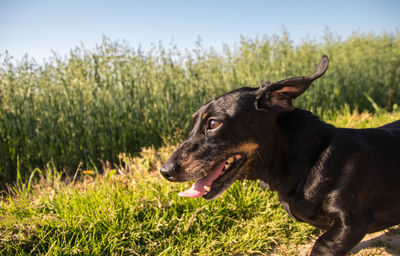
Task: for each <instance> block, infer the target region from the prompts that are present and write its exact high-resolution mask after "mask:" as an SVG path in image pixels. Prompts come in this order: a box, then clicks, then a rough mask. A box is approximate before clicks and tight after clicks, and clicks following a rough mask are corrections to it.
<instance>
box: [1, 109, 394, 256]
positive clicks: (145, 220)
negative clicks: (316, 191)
mask: <svg viewBox="0 0 400 256" xmlns="http://www.w3.org/2000/svg"><path fill="white" fill-rule="evenodd" d="M399 118H400V112H393V113H387V112H381V113H379V114H370V113H366V112H362V113H359V112H357V111H355V112H351V111H349V110H344V111H343V113H342V114H340V115H336V116H334V117H332V119H330V120H327V121H328V122H330V123H332V124H334V125H338V126H342V124H346V125H347V126H350V127H357V128H366V127H371V126H379V125H383V124H385V123H388V122H391V121H394V120H396V119H399ZM174 148H175V146H172V145H169V144H167V145H166V146H164V147H161V148H159V149H155V148H154V147H149V148H143V149H142V151H141V153H140V156H138V157H130V156H129V155H127V154H120V156H119V164H118V165H115V166H114V165H112V164H110V163H107V162H106V163H104V166H105V172H104V173H103V174H96V172H95V171H94V170H93V169H89V170H86V169H85V171H86V172H82V171H79V172H78V173H76V175H74V176H69V177H68V178H65V177H64V178H63V177H62V175H61V173H60V172H58V171H57V170H55V169H53V168H52V167H51V165H50V166H48V167H47V169H46V170H44V171H43V172H39V171H35V173H34V174H33V175H32V179H30V181H29V183H28V182H23V181H20V182H18V183H17V184H15V186H12V187H10V189H9V191H10V192H9V194H8V195H4V196H3V198H2V200H0V255H252V254H253V255H260V254H267V255H268V254H270V253H272V252H273V253H275V254H277V255H299V249H298V248H297V246H298V245H299V246H300V247H304V248H305V249H307V248H308V247H309V246H310V245H304V244H305V243H307V242H308V241H309V239H311V238H313V237H315V236H316V235H317V234H319V231H318V230H316V229H314V228H312V227H311V226H309V225H307V224H302V223H296V222H294V221H293V220H292V219H291V218H290V217H289V216H288V215H287V214H286V212H285V211H284V210H283V208H282V207H281V206H280V204H279V202H278V199H277V197H276V195H275V194H274V193H272V192H269V191H262V190H261V189H260V188H259V187H258V185H257V183H256V182H236V183H235V184H234V185H233V186H232V187H231V188H230V189H229V190H228V191H227V192H226V193H225V194H224V195H223V196H222V197H221V198H218V199H216V200H214V201H205V200H203V199H190V198H181V197H178V196H177V193H178V192H179V191H182V190H184V189H187V188H188V186H190V184H188V183H171V182H168V181H166V180H165V179H162V178H160V177H159V174H158V171H157V170H158V169H159V167H160V166H161V163H162V162H164V161H165V160H166V159H167V158H168V156H169V155H170V154H171V152H172V151H173V150H174ZM90 171H92V172H90ZM85 173H86V174H85ZM38 177H39V178H38ZM300 254H305V253H304V250H302V251H301V253H300Z"/></svg>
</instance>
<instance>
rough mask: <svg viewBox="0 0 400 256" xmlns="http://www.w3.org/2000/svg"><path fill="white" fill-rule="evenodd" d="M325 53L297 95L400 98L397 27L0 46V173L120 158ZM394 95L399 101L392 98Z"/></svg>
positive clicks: (373, 101) (362, 106) (322, 101)
mask: <svg viewBox="0 0 400 256" xmlns="http://www.w3.org/2000/svg"><path fill="white" fill-rule="evenodd" d="M323 54H327V55H328V56H329V57H330V67H329V70H328V71H327V73H326V74H325V75H324V77H322V78H321V79H319V80H318V81H316V82H315V83H314V84H313V86H312V87H311V88H310V90H308V91H307V92H306V93H305V94H304V95H302V96H301V97H300V98H299V99H298V100H296V102H295V104H296V106H298V107H301V108H305V109H309V110H312V111H313V112H315V113H318V114H319V115H328V114H332V113H335V112H336V111H338V110H341V109H342V107H343V105H344V104H348V105H349V108H350V109H351V110H353V109H359V110H360V111H364V110H366V109H367V110H370V111H374V110H375V108H376V107H379V108H383V109H386V110H392V109H393V108H394V107H395V106H397V105H398V104H399V102H400V88H399V85H400V34H399V33H398V32H395V33H383V34H380V35H375V34H357V33H355V34H354V35H353V36H351V37H349V38H348V39H346V40H341V39H340V38H336V37H333V36H332V35H330V34H329V33H326V34H325V36H324V37H323V38H321V39H320V40H318V41H313V40H303V41H302V42H300V43H299V44H294V43H293V41H292V40H291V39H290V37H289V36H288V35H287V34H286V33H285V32H283V33H282V35H272V36H269V37H267V36H265V37H257V38H241V40H240V41H239V42H238V43H237V44H236V46H235V47H227V46H226V47H224V50H223V51H222V52H219V53H217V52H216V51H215V50H213V49H205V48H204V47H203V46H202V45H201V44H198V45H197V46H196V47H195V48H194V49H189V50H186V51H181V50H178V49H176V48H175V47H173V46H171V47H169V48H165V47H163V46H162V45H155V46H154V48H153V49H151V50H149V51H147V52H145V51H143V50H141V49H140V48H138V49H135V48H132V47H131V46H130V45H128V44H126V43H123V42H122V43H121V42H117V41H111V40H109V39H107V38H104V40H103V41H102V42H101V43H100V44H98V46H97V47H95V48H94V49H87V48H85V47H83V46H81V47H76V48H75V49H73V50H71V52H70V55H69V56H67V57H60V56H57V55H56V54H55V55H54V57H53V58H51V59H49V60H47V62H45V63H44V64H41V65H39V64H37V63H36V62H35V61H33V60H31V59H29V58H24V59H22V60H18V61H15V60H13V59H12V56H9V55H8V54H7V53H5V54H2V55H0V183H2V184H4V182H6V181H8V182H13V181H15V180H16V178H17V172H16V170H17V169H18V170H19V174H20V176H21V177H23V178H24V179H25V180H27V179H28V178H29V175H30V172H31V171H32V170H33V169H35V168H37V167H38V168H40V169H43V168H44V167H45V166H46V165H47V164H48V163H50V165H52V166H54V167H56V168H57V169H59V170H63V171H64V172H67V173H68V174H69V175H73V174H74V172H75V170H76V169H77V168H78V166H83V167H84V168H92V167H93V166H98V167H99V166H101V164H100V161H99V160H100V159H102V160H104V161H106V160H108V161H111V162H116V161H117V156H118V154H119V153H120V152H127V153H137V152H139V151H140V148H142V147H148V146H150V145H156V146H160V145H161V144H162V143H163V138H164V139H165V140H167V141H169V142H170V141H171V140H170V138H174V134H175V133H177V132H179V130H177V129H181V130H182V131H183V134H187V132H188V130H189V129H190V124H191V118H190V117H191V115H192V113H193V112H194V111H195V110H196V109H197V108H198V107H199V106H200V105H201V104H203V103H204V102H206V101H208V100H210V99H212V98H214V97H216V96H218V95H220V94H222V93H224V92H227V91H230V90H232V89H235V88H239V87H243V86H253V87H258V86H260V84H261V82H262V81H266V80H270V81H277V80H280V79H284V78H287V77H291V76H298V75H309V74H311V73H312V72H313V71H314V68H315V66H316V64H317V63H318V61H319V59H320V58H321V56H322V55H323ZM396 104H397V105H396Z"/></svg>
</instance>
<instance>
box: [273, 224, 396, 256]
mask: <svg viewBox="0 0 400 256" xmlns="http://www.w3.org/2000/svg"><path fill="white" fill-rule="evenodd" d="M314 242H315V240H313V241H310V242H309V243H307V244H304V245H300V246H297V247H296V248H293V247H292V246H281V247H279V248H277V249H276V250H274V252H273V253H271V254H270V256H283V255H299V256H302V255H307V252H309V251H310V249H311V247H312V245H313V244H314ZM348 255H351V256H372V255H374V256H375V255H379V256H381V255H382V256H388V255H391V256H400V225H399V226H396V227H393V228H389V229H386V230H384V231H380V232H376V233H373V234H368V235H366V236H365V237H364V239H363V240H362V241H361V242H360V243H359V244H358V245H357V246H356V247H354V248H353V250H352V251H351V252H350V253H349V254H348Z"/></svg>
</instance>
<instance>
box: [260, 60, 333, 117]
mask: <svg viewBox="0 0 400 256" xmlns="http://www.w3.org/2000/svg"><path fill="white" fill-rule="evenodd" d="M328 64H329V59H328V57H327V56H326V55H324V56H322V59H321V61H320V62H319V64H318V66H317V69H316V70H315V72H314V74H313V75H312V76H308V77H306V76H302V77H293V78H289V79H285V80H281V81H279V82H276V83H270V82H264V83H263V84H262V86H261V87H260V89H259V90H258V91H257V97H256V103H255V105H256V109H257V110H271V111H274V110H277V111H288V110H293V109H294V107H293V105H292V99H295V98H296V97H298V96H299V95H301V94H302V93H303V92H304V91H305V90H307V88H308V87H309V86H310V84H311V83H312V81H314V80H315V79H317V78H319V77H321V76H322V75H323V74H324V73H325V71H326V70H327V69H328Z"/></svg>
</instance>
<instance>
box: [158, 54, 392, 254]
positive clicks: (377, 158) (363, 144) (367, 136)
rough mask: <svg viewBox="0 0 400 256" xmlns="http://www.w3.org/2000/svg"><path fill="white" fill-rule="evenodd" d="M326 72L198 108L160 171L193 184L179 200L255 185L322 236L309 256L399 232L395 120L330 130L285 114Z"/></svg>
mask: <svg viewBox="0 0 400 256" xmlns="http://www.w3.org/2000/svg"><path fill="white" fill-rule="evenodd" d="M327 67H328V58H327V57H326V56H324V57H323V58H322V60H321V62H320V64H319V65H318V68H317V70H316V72H315V73H314V75H313V76H311V77H296V78H291V79H286V80H283V81H280V82H277V83H269V82H268V83H264V84H263V86H262V87H261V88H247V87H246V88H241V89H238V90H235V91H232V92H230V93H227V94H224V95H222V96H220V97H218V98H216V99H214V100H212V101H210V102H208V103H206V104H205V105H203V106H202V107H201V108H200V109H199V110H198V111H197V112H196V113H195V115H194V116H193V119H194V127H193V130H192V132H191V133H190V135H189V137H188V138H187V139H186V140H185V141H184V142H183V143H182V145H181V146H180V147H179V148H178V149H177V150H176V151H175V152H174V153H173V154H172V156H171V157H170V159H169V160H168V161H167V162H166V163H165V164H164V166H163V167H162V169H161V173H162V174H163V175H164V177H166V178H167V179H169V180H171V181H189V180H197V181H196V182H195V183H194V184H193V186H192V188H190V189H189V190H188V191H185V192H182V193H181V195H182V196H188V197H199V196H203V197H204V198H206V199H212V198H215V197H216V196H218V195H220V194H222V193H223V192H224V191H225V190H226V189H227V188H228V187H229V186H230V185H231V184H232V183H233V182H234V181H235V180H237V179H258V180H260V182H261V183H262V184H265V185H266V186H268V187H269V188H270V189H271V190H273V191H277V193H278V196H279V199H280V201H281V203H282V205H283V206H284V208H285V209H286V211H287V212H288V213H289V214H290V215H291V216H292V217H293V218H295V219H296V220H298V221H304V222H307V223H310V224H311V225H314V226H316V227H319V228H322V229H326V230H327V231H326V232H325V233H324V234H323V235H322V236H320V237H319V238H318V239H317V241H316V243H315V245H314V247H313V249H312V252H311V255H344V254H346V253H347V252H348V251H349V250H351V248H353V247H354V246H355V245H356V244H357V243H358V242H359V241H361V239H362V238H363V237H364V235H365V234H366V233H370V232H375V231H378V230H382V229H385V228H387V227H390V226H393V225H396V224H399V223H400V121H396V122H393V123H391V124H387V125H384V126H382V127H379V128H375V129H344V128H335V127H333V126H331V125H329V124H326V123H324V122H322V121H320V120H319V119H318V118H317V117H316V116H314V115H312V114H311V113H310V112H307V111H304V110H300V109H296V108H294V107H292V104H291V100H292V99H294V98H296V97H297V96H299V95H300V94H301V93H303V92H304V91H305V90H306V89H307V88H308V86H309V85H310V84H311V82H312V81H313V80H315V79H317V78H318V77H320V76H322V75H323V74H324V72H325V71H326V69H327ZM206 190H209V191H208V192H206Z"/></svg>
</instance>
